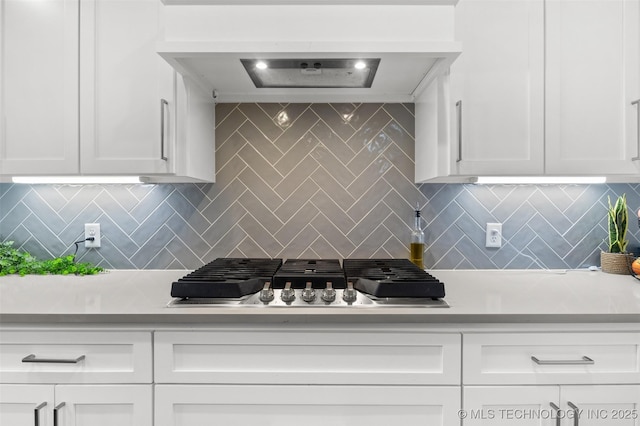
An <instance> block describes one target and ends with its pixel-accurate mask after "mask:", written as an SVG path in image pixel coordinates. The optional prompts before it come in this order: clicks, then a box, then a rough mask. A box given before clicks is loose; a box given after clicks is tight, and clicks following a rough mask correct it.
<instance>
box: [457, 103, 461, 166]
mask: <svg viewBox="0 0 640 426" xmlns="http://www.w3.org/2000/svg"><path fill="white" fill-rule="evenodd" d="M456 112H457V115H458V158H456V163H459V162H461V161H462V99H461V100H459V101H458V102H456Z"/></svg>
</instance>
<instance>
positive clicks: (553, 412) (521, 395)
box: [461, 385, 640, 426]
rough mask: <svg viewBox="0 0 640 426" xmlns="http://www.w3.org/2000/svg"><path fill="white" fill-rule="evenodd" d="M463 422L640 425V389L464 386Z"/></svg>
mask: <svg viewBox="0 0 640 426" xmlns="http://www.w3.org/2000/svg"><path fill="white" fill-rule="evenodd" d="M463 400H464V410H463V411H461V413H462V415H461V417H462V418H463V419H464V421H463V424H464V425H466V426H473V425H502V424H518V425H523V426H545V425H549V426H559V425H563V426H565V425H566V426H570V425H574V426H575V425H581V426H590V425H593V426H596V425H597V426H602V425H619V426H637V425H639V424H640V420H639V419H638V416H639V415H640V413H639V410H640V385H592V386H465V387H464V391H463Z"/></svg>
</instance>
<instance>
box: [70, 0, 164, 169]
mask: <svg viewBox="0 0 640 426" xmlns="http://www.w3.org/2000/svg"><path fill="white" fill-rule="evenodd" d="M159 8H160V2H155V1H148V0H108V1H106V0H90V1H83V3H82V9H81V15H80V22H81V27H80V28H81V39H80V61H81V62H80V71H81V72H80V94H81V97H80V106H81V109H80V111H81V112H80V140H81V145H82V146H81V156H82V160H81V164H82V165H81V167H82V173H84V174H118V173H133V174H153V173H168V172H171V171H172V170H173V169H172V168H173V163H172V160H171V159H172V158H173V152H172V151H173V147H172V139H173V138H172V134H173V133H174V132H173V131H172V126H173V124H172V123H171V121H173V115H174V114H173V113H172V112H171V111H170V110H173V109H174V105H173V71H172V69H171V67H170V66H169V65H168V64H167V63H166V62H165V61H164V60H162V59H161V58H160V56H159V55H158V54H157V53H156V51H155V43H156V38H157V35H158V31H159V25H160V24H159V19H160V17H159ZM163 99H164V100H166V101H167V103H164V102H163V101H162V100H163ZM163 157H164V158H167V159H166V160H165V159H163Z"/></svg>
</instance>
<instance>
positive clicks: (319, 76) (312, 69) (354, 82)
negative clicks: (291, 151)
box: [240, 58, 380, 88]
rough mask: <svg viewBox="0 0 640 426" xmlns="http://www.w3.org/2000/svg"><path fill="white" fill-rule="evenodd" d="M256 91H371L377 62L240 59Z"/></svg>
mask: <svg viewBox="0 0 640 426" xmlns="http://www.w3.org/2000/svg"><path fill="white" fill-rule="evenodd" d="M240 61H241V62H242V65H243V66H244V69H245V70H246V71H247V73H248V74H249V77H250V78H251V81H253V84H254V85H255V87H256V88H370V87H371V85H372V84H373V79H374V77H375V75H376V71H377V70H378V65H379V64H380V58H367V59H363V58H359V59H240Z"/></svg>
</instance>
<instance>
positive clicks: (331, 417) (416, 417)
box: [155, 385, 460, 426]
mask: <svg viewBox="0 0 640 426" xmlns="http://www.w3.org/2000/svg"><path fill="white" fill-rule="evenodd" d="M155 395H156V400H155V419H156V426H187V425H188V426H209V425H213V424H216V425H217V424H219V425H234V426H255V425H279V426H299V425H305V426H325V425H342V426H388V425H389V424H397V425H403V426H418V425H419V426H424V425H444V426H454V425H455V426H459V424H460V420H459V418H458V414H457V413H458V410H459V407H460V388H459V387H454V386H448V387H419V386H416V387H402V386H391V387H383V386H379V387H378V386H248V385H245V386H210V385H158V386H156V389H155Z"/></svg>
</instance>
